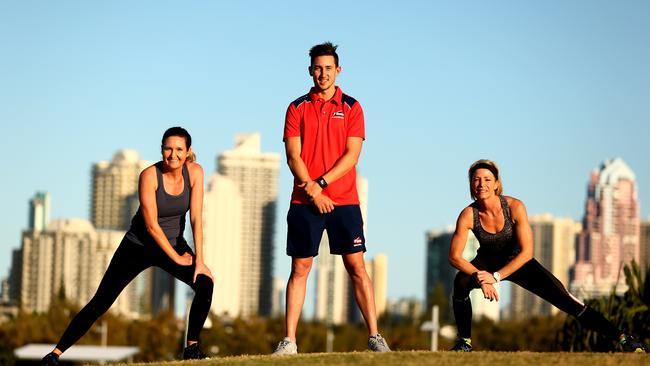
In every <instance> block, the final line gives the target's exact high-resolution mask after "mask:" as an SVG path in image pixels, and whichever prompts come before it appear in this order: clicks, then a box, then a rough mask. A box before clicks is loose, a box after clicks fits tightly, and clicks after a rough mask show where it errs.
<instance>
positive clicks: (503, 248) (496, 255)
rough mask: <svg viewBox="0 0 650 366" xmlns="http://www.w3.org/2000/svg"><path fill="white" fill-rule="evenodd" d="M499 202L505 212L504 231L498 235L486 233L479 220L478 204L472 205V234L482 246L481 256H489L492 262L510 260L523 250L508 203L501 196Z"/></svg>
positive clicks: (480, 249) (479, 251) (480, 248)
mask: <svg viewBox="0 0 650 366" xmlns="http://www.w3.org/2000/svg"><path fill="white" fill-rule="evenodd" d="M499 200H500V201H501V209H502V211H503V219H504V223H503V229H501V230H500V231H499V232H497V233H490V232H487V231H485V229H483V226H482V225H481V219H480V218H479V212H478V204H477V203H476V202H474V203H473V204H472V212H473V213H474V227H473V228H472V232H473V233H474V236H476V239H477V240H478V242H479V244H480V247H479V249H478V254H479V255H488V256H490V257H491V259H492V260H509V259H512V258H514V257H515V256H516V255H517V254H519V252H521V248H520V247H519V243H518V242H517V237H516V236H515V227H514V223H513V221H512V217H511V215H510V206H509V205H508V201H507V200H506V198H505V197H503V196H499Z"/></svg>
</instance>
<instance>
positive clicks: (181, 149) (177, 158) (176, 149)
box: [162, 136, 190, 169]
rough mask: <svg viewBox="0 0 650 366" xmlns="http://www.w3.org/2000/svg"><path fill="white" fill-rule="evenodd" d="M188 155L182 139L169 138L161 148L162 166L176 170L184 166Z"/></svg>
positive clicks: (176, 137)
mask: <svg viewBox="0 0 650 366" xmlns="http://www.w3.org/2000/svg"><path fill="white" fill-rule="evenodd" d="M189 153H190V151H188V149H187V146H186V145H185V138H184V137H181V136H169V137H168V138H167V139H166V140H165V143H164V144H163V146H162V161H163V164H164V165H165V166H167V167H168V168H170V169H178V168H180V167H182V166H183V164H185V160H186V159H187V157H188V155H189Z"/></svg>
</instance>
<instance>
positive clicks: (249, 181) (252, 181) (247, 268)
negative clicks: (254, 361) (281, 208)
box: [217, 133, 280, 316]
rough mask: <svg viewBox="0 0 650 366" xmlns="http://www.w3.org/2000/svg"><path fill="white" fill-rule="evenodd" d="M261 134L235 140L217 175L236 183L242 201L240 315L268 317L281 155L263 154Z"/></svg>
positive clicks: (270, 304)
mask: <svg viewBox="0 0 650 366" xmlns="http://www.w3.org/2000/svg"><path fill="white" fill-rule="evenodd" d="M261 150H262V149H261V137H260V134H258V133H253V134H241V135H237V136H236V137H235V148H234V149H232V150H228V151H225V152H223V153H222V154H220V155H219V156H218V157H217V167H218V168H217V172H218V173H219V174H220V175H222V176H224V177H226V178H228V179H230V180H231V181H233V182H234V183H235V184H236V185H237V186H238V187H239V192H240V195H241V199H242V212H241V215H242V216H241V217H242V221H241V235H242V245H241V258H242V263H241V267H240V268H241V290H240V291H241V315H242V316H250V315H256V314H260V315H269V314H270V312H271V308H272V291H273V235H274V231H275V211H276V205H277V196H278V189H277V187H278V173H279V169H280V155H279V154H277V153H263V152H262V151H261Z"/></svg>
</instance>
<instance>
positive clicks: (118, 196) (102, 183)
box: [90, 150, 152, 231]
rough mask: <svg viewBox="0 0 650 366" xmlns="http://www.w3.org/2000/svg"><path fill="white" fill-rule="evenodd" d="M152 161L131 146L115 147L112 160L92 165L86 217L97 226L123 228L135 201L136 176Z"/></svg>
mask: <svg viewBox="0 0 650 366" xmlns="http://www.w3.org/2000/svg"><path fill="white" fill-rule="evenodd" d="M151 164H152V163H151V162H149V161H144V160H140V156H139V155H138V153H137V152H136V151H134V150H119V151H117V152H116V153H115V155H113V160H112V161H110V162H108V161H100V162H98V163H96V164H94V165H93V170H92V199H91V208H90V218H91V219H90V221H91V222H92V223H93V225H94V226H95V228H97V229H108V230H125V231H126V230H127V229H128V228H129V225H130V223H131V217H133V215H134V214H135V210H134V208H135V209H137V207H138V206H137V205H134V204H133V200H136V201H137V193H138V178H139V176H140V173H141V172H142V171H143V170H144V169H145V168H146V167H147V166H149V165H151Z"/></svg>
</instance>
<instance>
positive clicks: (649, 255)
mask: <svg viewBox="0 0 650 366" xmlns="http://www.w3.org/2000/svg"><path fill="white" fill-rule="evenodd" d="M640 232H641V233H640V240H639V248H640V252H641V258H639V267H641V274H642V275H643V276H645V274H646V273H648V271H650V217H648V218H647V219H646V220H645V221H641V225H640ZM644 278H645V277H644Z"/></svg>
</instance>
